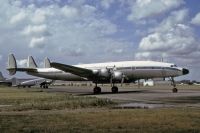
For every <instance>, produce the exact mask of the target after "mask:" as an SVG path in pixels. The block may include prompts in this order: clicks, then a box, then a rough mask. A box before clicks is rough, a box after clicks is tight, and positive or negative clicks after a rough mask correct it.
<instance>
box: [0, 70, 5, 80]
mask: <svg viewBox="0 0 200 133" xmlns="http://www.w3.org/2000/svg"><path fill="white" fill-rule="evenodd" d="M4 80H5V78H4V77H3V74H2V72H0V81H4Z"/></svg>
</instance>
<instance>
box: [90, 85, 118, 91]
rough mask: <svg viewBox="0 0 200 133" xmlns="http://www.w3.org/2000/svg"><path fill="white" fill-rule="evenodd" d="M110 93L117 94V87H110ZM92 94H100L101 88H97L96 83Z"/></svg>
mask: <svg viewBox="0 0 200 133" xmlns="http://www.w3.org/2000/svg"><path fill="white" fill-rule="evenodd" d="M111 91H112V93H118V87H117V86H114V84H113V86H112V88H111ZM93 92H94V94H100V93H101V88H100V87H98V86H97V83H96V85H95V87H94V89H93Z"/></svg>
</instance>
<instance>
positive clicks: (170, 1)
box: [128, 0, 184, 21]
mask: <svg viewBox="0 0 200 133" xmlns="http://www.w3.org/2000/svg"><path fill="white" fill-rule="evenodd" d="M182 4H184V1H183V0H136V2H132V3H131V13H130V14H129V15H128V20H130V21H138V20H141V19H145V18H149V17H153V16H156V15H159V14H162V13H164V12H166V11H169V10H171V9H173V8H177V7H179V6H180V5H182Z"/></svg>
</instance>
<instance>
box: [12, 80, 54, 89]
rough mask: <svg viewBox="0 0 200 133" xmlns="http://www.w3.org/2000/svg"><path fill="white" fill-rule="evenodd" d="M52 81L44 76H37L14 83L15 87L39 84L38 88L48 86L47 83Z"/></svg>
mask: <svg viewBox="0 0 200 133" xmlns="http://www.w3.org/2000/svg"><path fill="white" fill-rule="evenodd" d="M52 82H53V80H48V79H45V78H37V79H32V80H26V81H23V82H19V83H18V84H16V86H17V87H21V86H22V87H23V88H25V87H29V88H30V87H31V86H35V85H40V88H48V85H50V84H51V83H52Z"/></svg>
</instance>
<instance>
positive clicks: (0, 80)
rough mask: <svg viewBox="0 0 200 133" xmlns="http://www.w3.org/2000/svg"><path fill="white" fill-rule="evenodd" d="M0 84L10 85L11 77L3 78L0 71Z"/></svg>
mask: <svg viewBox="0 0 200 133" xmlns="http://www.w3.org/2000/svg"><path fill="white" fill-rule="evenodd" d="M0 84H1V85H6V86H12V79H7V78H5V77H4V76H3V74H2V72H0Z"/></svg>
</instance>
